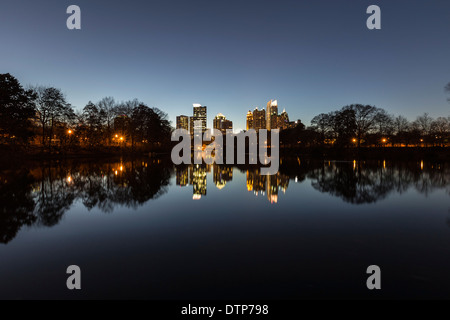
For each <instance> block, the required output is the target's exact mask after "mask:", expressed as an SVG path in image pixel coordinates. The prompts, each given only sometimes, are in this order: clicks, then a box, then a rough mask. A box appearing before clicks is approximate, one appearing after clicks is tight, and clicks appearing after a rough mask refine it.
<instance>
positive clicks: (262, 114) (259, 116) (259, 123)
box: [253, 107, 266, 132]
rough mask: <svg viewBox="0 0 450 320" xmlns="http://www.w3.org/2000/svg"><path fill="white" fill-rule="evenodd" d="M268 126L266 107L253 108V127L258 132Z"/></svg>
mask: <svg viewBox="0 0 450 320" xmlns="http://www.w3.org/2000/svg"><path fill="white" fill-rule="evenodd" d="M265 128H266V111H265V110H264V109H262V110H258V107H256V108H255V110H253V129H255V130H256V132H258V131H259V130H260V129H265Z"/></svg>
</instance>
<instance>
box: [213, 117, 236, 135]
mask: <svg viewBox="0 0 450 320" xmlns="http://www.w3.org/2000/svg"><path fill="white" fill-rule="evenodd" d="M213 128H214V129H217V130H220V131H221V132H222V134H226V131H227V129H233V122H232V121H230V120H227V118H226V117H225V116H224V115H223V114H221V113H219V114H218V115H217V116H216V117H215V118H214V120H213Z"/></svg>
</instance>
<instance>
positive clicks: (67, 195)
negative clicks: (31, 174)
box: [36, 167, 75, 226]
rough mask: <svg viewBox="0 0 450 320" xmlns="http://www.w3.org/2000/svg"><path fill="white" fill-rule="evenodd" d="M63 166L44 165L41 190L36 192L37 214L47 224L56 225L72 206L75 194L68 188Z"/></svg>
mask: <svg viewBox="0 0 450 320" xmlns="http://www.w3.org/2000/svg"><path fill="white" fill-rule="evenodd" d="M63 170H64V169H62V168H61V167H42V168H41V177H42V178H41V181H40V183H39V184H40V189H39V192H37V193H36V214H37V216H38V219H39V222H40V223H42V224H43V225H45V226H53V225H56V224H57V223H58V222H59V220H60V219H61V217H62V216H63V214H64V212H65V211H66V210H68V209H69V208H70V206H71V205H72V202H73V200H74V197H75V196H74V194H73V193H72V192H70V190H68V189H67V185H66V181H65V175H63V173H62V172H63Z"/></svg>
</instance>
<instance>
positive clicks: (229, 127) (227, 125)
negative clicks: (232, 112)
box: [222, 120, 233, 134]
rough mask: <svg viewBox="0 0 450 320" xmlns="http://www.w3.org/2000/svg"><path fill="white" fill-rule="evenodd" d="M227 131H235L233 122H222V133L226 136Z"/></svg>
mask: <svg viewBox="0 0 450 320" xmlns="http://www.w3.org/2000/svg"><path fill="white" fill-rule="evenodd" d="M227 130H233V121H231V120H224V121H222V133H223V134H226V133H227Z"/></svg>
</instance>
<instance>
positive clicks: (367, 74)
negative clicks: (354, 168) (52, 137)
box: [0, 0, 450, 129]
mask: <svg viewBox="0 0 450 320" xmlns="http://www.w3.org/2000/svg"><path fill="white" fill-rule="evenodd" d="M72 4H75V5H78V6H79V7H80V8H81V30H68V29H67V27H66V20H67V18H68V17H69V14H67V13H66V9H67V7H68V6H69V5H72ZM372 4H376V5H378V6H379V7H380V8H381V30H369V29H368V28H367V27H366V20H367V18H368V17H369V14H367V13H366V9H367V7H368V6H369V5H372ZM449 33H450V1H448V0H427V1H425V0H423V1H414V0H395V1H392V0H389V1H375V0H371V1H365V0H329V1H325V0H314V1H313V0H308V1H304V0H295V1H286V0H278V1H264V0H258V1H253V0H251V1H250V0H239V1H237V0H227V1H216V0H207V1H206V0H205V1H203V0H192V1H191V0H176V1H175V0H161V1H160V0H156V1H155V0H151V1H135V0H128V1H113V0H109V1H101V0H95V1H92V0H89V1H84V0H71V1H70V2H69V1H64V0H52V1H31V0H2V2H1V4H0V73H6V72H9V73H11V74H12V75H13V76H15V77H16V78H18V79H19V81H20V82H21V83H22V85H24V86H27V85H37V84H39V85H46V86H55V87H57V88H60V89H62V91H63V92H64V93H65V94H66V96H67V99H68V101H69V102H70V103H71V104H72V105H73V106H74V108H75V109H79V110H81V109H82V108H83V107H84V106H85V105H86V104H87V102H88V101H90V100H91V101H93V102H97V101H99V100H100V99H101V98H103V97H105V96H113V97H114V98H115V99H116V100H117V101H125V100H129V99H134V98H138V99H139V100H141V101H143V102H144V103H146V104H147V105H148V106H150V107H158V108H160V109H161V110H163V111H165V112H167V113H168V115H169V119H170V120H171V121H172V124H175V117H176V116H177V115H180V114H184V115H192V104H193V103H200V104H202V105H206V106H207V107H208V127H212V119H213V117H214V116H215V115H216V114H217V113H219V112H220V113H223V114H224V115H225V116H226V117H227V118H228V119H230V120H232V121H233V123H234V128H235V129H244V128H245V119H246V113H247V111H248V110H250V109H251V110H253V109H254V108H255V107H259V108H264V107H265V106H266V104H267V101H269V100H270V99H277V100H278V106H279V111H280V112H281V111H282V110H283V109H286V111H287V112H288V114H289V117H290V118H291V120H296V119H301V120H302V122H303V123H306V124H309V121H310V120H311V119H312V118H313V117H314V116H315V115H317V114H319V113H322V112H329V111H333V110H337V109H340V108H341V107H343V106H345V105H348V104H352V103H361V104H371V105H375V106H377V107H381V108H384V109H386V110H387V111H388V112H390V113H392V114H394V115H398V114H402V115H405V116H406V117H407V118H409V119H410V120H414V119H415V118H416V117H417V116H418V115H421V114H423V113H424V112H428V113H429V114H430V115H431V116H433V117H438V116H450V104H449V103H448V101H447V97H448V96H449V95H446V93H445V92H444V87H445V85H446V84H447V83H449V82H450V36H449Z"/></svg>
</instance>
